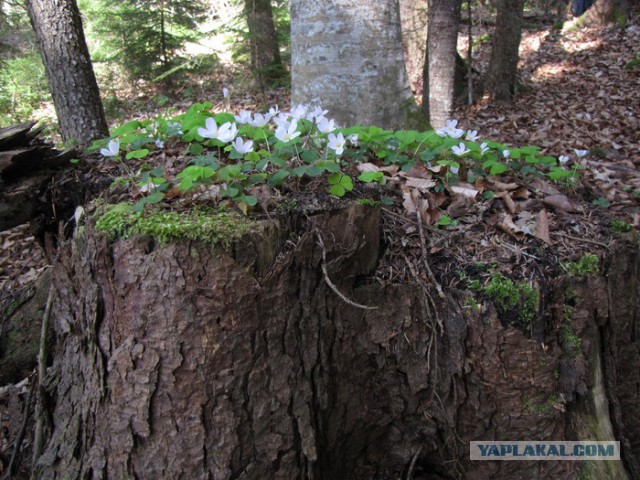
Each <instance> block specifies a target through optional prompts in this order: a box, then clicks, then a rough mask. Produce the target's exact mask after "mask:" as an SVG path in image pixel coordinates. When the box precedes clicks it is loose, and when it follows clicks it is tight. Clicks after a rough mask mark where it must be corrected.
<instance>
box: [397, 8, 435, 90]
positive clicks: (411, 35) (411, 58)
mask: <svg viewBox="0 0 640 480" xmlns="http://www.w3.org/2000/svg"><path fill="white" fill-rule="evenodd" d="M400 21H401V25H402V45H403V48H404V63H405V65H406V67H407V75H408V76H409V83H410V85H411V90H412V91H413V92H414V93H418V94H420V95H422V90H423V84H424V80H423V72H424V62H425V51H426V45H427V23H428V21H429V20H428V2H427V0H419V1H415V0H400Z"/></svg>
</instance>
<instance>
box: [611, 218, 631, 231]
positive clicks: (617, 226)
mask: <svg viewBox="0 0 640 480" xmlns="http://www.w3.org/2000/svg"><path fill="white" fill-rule="evenodd" d="M632 228H633V227H632V226H631V224H629V223H627V222H625V221H624V220H611V230H612V231H614V232H616V233H627V232H630V231H631V229H632Z"/></svg>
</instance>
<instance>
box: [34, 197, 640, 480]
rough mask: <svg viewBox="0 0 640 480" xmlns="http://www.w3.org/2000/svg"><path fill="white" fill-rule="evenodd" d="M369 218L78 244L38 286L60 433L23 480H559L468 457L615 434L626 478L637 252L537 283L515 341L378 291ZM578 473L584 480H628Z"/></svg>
mask: <svg viewBox="0 0 640 480" xmlns="http://www.w3.org/2000/svg"><path fill="white" fill-rule="evenodd" d="M379 215H380V210H379V209H377V208H372V207H365V206H361V205H353V206H351V207H348V208H346V209H344V210H341V211H334V212H329V213H320V214H316V215H314V216H311V217H306V218H304V219H303V218H296V217H291V218H281V219H280V220H279V221H277V222H276V221H270V222H264V223H263V224H261V226H260V227H259V228H258V229H257V230H256V231H255V232H254V233H252V234H251V235H248V236H247V237H245V238H243V239H242V240H241V241H239V242H238V243H237V244H236V245H235V246H233V247H232V248H230V249H229V250H222V249H221V248H218V247H216V248H214V249H212V248H211V246H208V245H203V244H198V243H174V244H170V245H166V246H158V245H157V244H155V243H154V241H153V240H152V239H149V238H132V239H129V240H117V241H115V243H110V242H109V241H107V239H106V238H105V237H104V235H102V234H99V233H97V232H96V231H94V230H93V227H92V226H91V224H88V225H86V226H81V227H79V228H78V229H77V230H76V232H75V234H74V237H73V239H71V240H70V241H69V242H67V244H66V246H64V247H63V248H61V249H60V251H59V253H60V255H59V256H58V257H57V258H58V260H57V263H56V265H55V267H54V269H53V275H54V285H55V288H56V291H57V297H58V298H57V300H56V301H55V302H54V305H53V307H52V316H51V319H52V321H53V322H54V325H55V329H56V332H57V335H58V342H57V343H56V345H57V351H56V352H55V355H54V359H55V360H54V364H53V366H52V367H51V369H50V378H49V382H48V393H49V395H50V396H51V399H52V405H54V406H55V410H54V411H53V417H52V418H54V419H55V422H54V424H53V431H52V435H51V437H50V438H49V440H48V442H47V444H46V446H45V451H44V453H43V455H42V456H41V457H40V459H39V461H38V475H37V478H40V479H52V478H69V479H78V478H95V479H118V480H122V479H133V478H189V479H209V478H215V479H217V480H220V479H243V480H250V479H256V480H257V479H260V480H264V479H291V478H310V479H316V480H325V479H326V480H333V479H345V480H347V479H359V480H361V479H391V478H407V477H408V476H409V477H411V478H413V479H415V480H418V479H425V480H426V479H430V478H442V479H462V478H464V479H469V480H481V479H487V478H514V479H525V478H554V479H561V480H564V479H566V480H569V479H573V478H577V477H578V476H579V473H580V469H581V468H582V466H581V465H580V464H581V463H586V462H553V461H550V462H470V461H469V458H468V445H469V441H470V440H479V439H487V440H491V439H535V440H551V439H553V440H562V439H566V440H578V439H581V438H582V439H589V440H607V439H611V438H613V435H614V434H613V432H614V431H616V432H618V431H621V432H623V435H624V436H625V437H624V438H626V439H628V440H629V441H630V442H631V443H629V444H628V448H626V449H624V450H623V452H624V453H623V454H624V455H625V456H626V457H627V458H625V462H626V464H631V462H632V461H634V460H635V459H636V458H637V456H638V454H639V453H640V449H639V448H638V446H637V442H635V440H636V439H637V438H638V435H639V434H640V426H639V424H638V422H637V421H636V420H634V418H635V417H634V418H622V419H621V418H617V417H616V415H615V412H616V409H615V408H613V409H612V412H614V414H612V415H611V418H610V413H609V412H610V409H609V408H608V402H611V403H612V404H613V405H614V406H615V405H616V402H617V405H619V406H620V407H621V408H622V409H625V408H631V409H634V410H633V411H635V409H637V408H636V407H637V393H634V392H637V389H638V387H639V386H640V380H639V379H638V375H635V374H633V375H629V374H624V376H623V373H624V372H637V371H640V357H639V356H638V355H637V350H638V348H639V347H638V345H639V344H640V342H639V341H638V340H637V338H636V337H635V336H634V335H632V334H630V332H632V331H635V329H637V328H638V322H639V321H640V314H639V313H638V307H637V302H635V303H634V302H632V301H629V302H618V301H616V300H615V299H617V298H618V296H619V295H621V294H622V292H625V295H627V298H630V299H632V298H638V295H640V275H639V274H638V272H640V254H639V250H638V244H637V242H629V243H623V242H621V244H618V245H614V246H612V253H611V256H612V258H613V259H615V261H616V262H622V265H626V267H625V268H624V269H622V270H620V271H614V270H609V269H607V273H606V278H605V277H594V278H589V279H576V278H566V277H565V278H559V279H557V280H551V279H548V280H550V282H551V283H550V284H549V286H550V290H549V294H550V297H549V298H548V300H549V305H550V306H551V307H550V308H549V309H548V310H547V311H545V312H542V313H541V319H542V320H541V327H542V328H541V329H540V335H541V337H540V338H528V337H527V336H526V335H525V334H524V333H523V332H522V331H520V330H518V329H516V328H513V327H505V326H504V325H503V324H502V323H501V320H500V318H499V317H498V315H497V314H496V312H495V310H494V309H492V308H490V307H488V308H487V307H483V308H471V307H469V302H468V300H469V299H470V297H469V294H467V293H464V292H461V291H456V290H451V289H448V290H447V291H446V293H445V295H444V297H445V298H440V297H439V296H438V295H436V294H435V293H436V292H435V289H433V288H431V287H430V286H429V285H427V284H426V283H425V282H424V281H422V280H417V281H418V284H404V285H395V284H385V285H381V284H380V283H379V282H377V281H376V280H375V274H374V271H375V269H376V265H377V264H378V262H379V260H380V259H379V256H380V255H381V254H382V249H381V242H380V232H379V228H380V226H379V221H380V216H379ZM611 268H612V269H613V268H618V267H615V265H612V266H611ZM323 270H326V273H324V272H323ZM421 273H422V272H421ZM327 279H330V280H331V281H332V283H333V284H334V286H335V287H330V286H329V282H328V281H327ZM336 289H337V290H338V291H340V292H341V293H342V295H343V296H346V297H348V299H351V300H352V303H354V302H355V303H358V304H361V305H367V306H372V307H377V309H375V310H363V309H360V308H356V307H355V306H353V304H349V303H346V302H345V301H344V300H343V299H341V298H340V296H338V295H337V294H336ZM429 292H430V293H429ZM629 292H631V294H630V295H629ZM609 299H611V300H612V301H610V300H609ZM461 305H467V306H466V307H465V308H462V307H461ZM569 305H571V307H570V309H571V313H572V315H571V316H572V318H571V324H570V325H568V327H567V324H566V321H567V313H566V308H565V307H567V306H569ZM566 328H570V329H571V331H572V333H573V334H574V335H575V336H578V337H580V338H582V343H581V345H580V346H579V347H577V348H576V345H575V344H570V342H568V341H567V339H566V338H567V337H566V333H565V331H566ZM607 332H608V333H607ZM612 338H614V339H615V342H612V341H611V339H612ZM605 343H606V345H608V346H609V349H603V348H602V345H604V344H605ZM601 352H604V353H605V355H608V358H607V359H606V361H604V362H602V361H601ZM612 372H617V373H616V374H615V375H613V374H612ZM623 384H624V388H619V387H620V386H622V385H623ZM616 388H619V390H617V391H616ZM633 402H635V404H634V403H633ZM634 405H635V406H634ZM622 411H624V410H622ZM618 412H620V409H618ZM593 463H595V464H598V465H595V466H593V468H594V469H596V471H595V473H594V472H593V471H592V472H591V473H592V474H594V478H605V476H604V475H605V474H607V471H605V470H607V469H610V470H609V471H608V472H609V473H608V474H609V475H614V476H612V477H611V478H616V479H624V478H625V477H626V475H627V473H626V472H625V469H624V465H623V464H622V462H593ZM604 464H607V465H604ZM602 469H604V470H602ZM409 472H410V473H411V475H408V474H409ZM611 472H613V473H611ZM630 473H632V471H631V470H630ZM631 478H634V479H636V478H638V477H637V476H635V475H634V474H633V473H632V477H631Z"/></svg>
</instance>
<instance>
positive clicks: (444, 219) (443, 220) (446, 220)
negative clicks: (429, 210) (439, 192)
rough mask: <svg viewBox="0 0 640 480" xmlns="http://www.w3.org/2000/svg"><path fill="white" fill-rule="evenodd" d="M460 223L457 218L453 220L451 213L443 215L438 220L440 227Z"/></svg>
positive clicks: (437, 223)
mask: <svg viewBox="0 0 640 480" xmlns="http://www.w3.org/2000/svg"><path fill="white" fill-rule="evenodd" d="M455 225H458V221H457V220H453V219H452V218H451V217H450V216H449V215H441V216H440V219H439V220H438V221H437V222H436V226H438V227H448V226H455Z"/></svg>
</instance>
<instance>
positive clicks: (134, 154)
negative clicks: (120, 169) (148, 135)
mask: <svg viewBox="0 0 640 480" xmlns="http://www.w3.org/2000/svg"><path fill="white" fill-rule="evenodd" d="M147 155H149V150H147V149H146V148H143V149H141V150H134V151H133V152H129V153H127V156H126V157H125V158H126V159H127V160H131V159H132V158H144V157H146V156H147Z"/></svg>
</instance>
